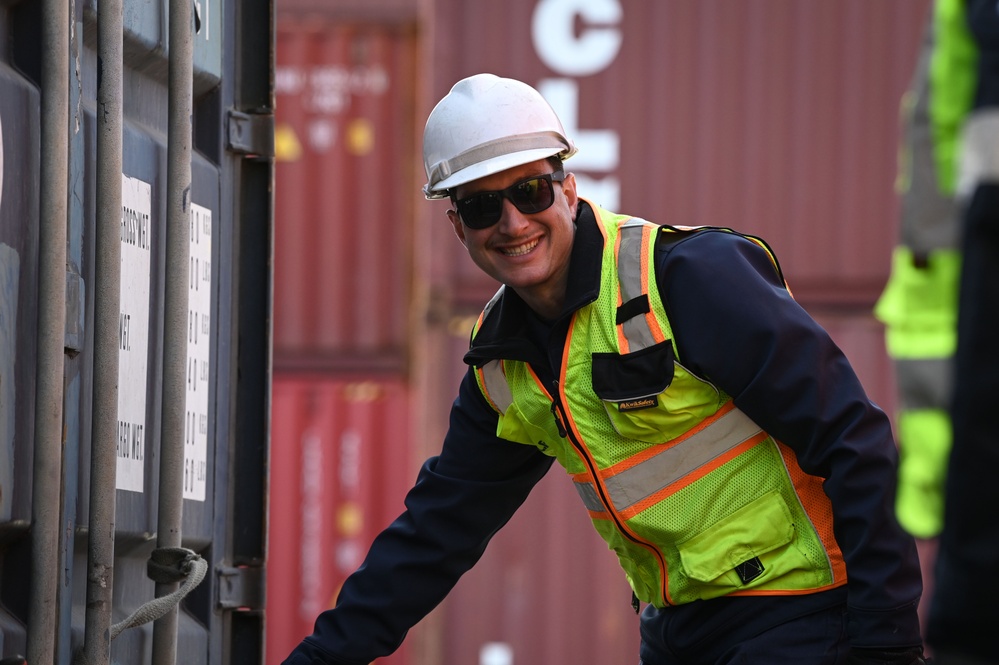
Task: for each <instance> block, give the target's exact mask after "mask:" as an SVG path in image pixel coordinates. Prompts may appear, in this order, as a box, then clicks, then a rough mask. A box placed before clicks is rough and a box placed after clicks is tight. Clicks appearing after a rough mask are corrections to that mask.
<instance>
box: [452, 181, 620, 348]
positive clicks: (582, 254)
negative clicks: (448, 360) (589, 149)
mask: <svg viewBox="0 0 999 665" xmlns="http://www.w3.org/2000/svg"><path fill="white" fill-rule="evenodd" d="M603 248H604V233H603V230H602V229H601V228H600V226H599V224H598V222H597V217H596V213H595V212H594V210H593V207H592V206H591V205H590V203H588V202H587V201H585V200H583V199H579V205H578V209H577V211H576V236H575V238H574V239H573V243H572V253H571V254H570V257H569V279H568V285H567V287H566V289H567V291H566V294H565V305H564V308H563V310H562V314H561V315H560V316H559V320H560V321H561V320H563V319H565V318H566V317H568V316H571V315H572V313H573V312H575V311H576V310H578V309H579V308H580V307H583V306H584V305H588V304H589V303H591V302H593V301H594V300H596V299H597V296H598V295H599V293H600V266H601V264H602V262H603ZM494 300H495V303H494V305H493V307H492V308H491V309H489V311H488V313H487V314H486V317H485V320H484V321H483V322H482V325H481V326H480V327H479V331H478V333H477V334H476V335H475V338H474V339H473V340H472V343H471V347H470V348H469V350H468V353H466V354H465V357H464V360H465V363H467V364H469V365H474V366H476V367H481V366H482V365H484V364H485V363H487V362H488V361H490V360H495V359H498V358H502V359H505V360H522V361H524V362H531V363H533V362H537V361H539V360H541V359H542V358H543V356H542V355H541V351H540V349H538V348H537V347H536V346H535V345H534V344H532V343H531V341H530V339H529V338H528V336H527V334H526V328H527V316H528V309H527V303H525V302H524V300H523V299H522V298H521V297H520V296H519V295H517V293H516V292H515V291H514V290H513V289H509V288H507V287H506V286H503V287H500V290H499V292H498V293H497V294H496V297H495V299H494Z"/></svg>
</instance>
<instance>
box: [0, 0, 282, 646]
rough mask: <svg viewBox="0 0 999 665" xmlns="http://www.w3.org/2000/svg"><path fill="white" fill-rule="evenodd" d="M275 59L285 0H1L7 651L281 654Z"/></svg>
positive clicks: (2, 500) (0, 635) (0, 598)
mask: <svg viewBox="0 0 999 665" xmlns="http://www.w3.org/2000/svg"><path fill="white" fill-rule="evenodd" d="M177 17H180V19H181V20H177ZM185 17H188V18H189V25H190V27H189V29H186V30H171V27H170V23H171V18H174V23H175V24H176V25H184V23H185V22H186V21H184V20H183V19H184V18H185ZM273 71H274V5H273V3H272V2H271V1H270V0H227V1H225V2H223V1H220V0H215V1H213V0H195V2H193V3H192V2H190V1H188V2H182V1H178V0H172V1H168V0H101V2H100V3H98V2H97V0H72V1H70V2H66V1H65V0H24V1H21V0H0V658H5V657H8V656H14V655H21V656H26V657H27V659H28V662H31V663H43V662H45V663H49V662H51V663H59V664H60V665H63V664H67V665H68V664H69V663H71V662H88V663H102V662H116V663H157V664H162V663H185V664H186V663H219V664H221V663H262V662H263V653H264V644H263V642H264V618H263V616H264V615H263V608H264V598H263V594H264V588H265V585H264V572H263V571H264V565H263V564H264V558H265V554H266V515H267V510H266V500H267V491H266V489H267V476H266V474H267V462H268V454H269V441H268V431H269V416H268V414H269V400H270V337H271V333H270V318H271V315H270V312H271V271H270V262H271V254H272V249H271V244H272V243H271V239H272V228H273V224H272V218H273ZM119 163H120V168H118V164H119ZM53 340H54V343H53ZM53 377H54V379H53ZM53 424H54V425H53ZM112 467H113V468H112ZM171 506H173V507H171ZM176 547H181V548H183V551H182V552H181V556H184V557H186V558H185V561H184V565H182V566H173V568H174V569H176V568H178V567H179V568H180V569H181V571H180V573H179V574H178V575H177V577H176V578H175V579H173V580H171V579H167V578H159V581H157V582H154V581H153V579H151V578H150V576H149V574H148V573H147V566H148V564H149V562H150V560H151V558H156V559H157V560H159V559H158V557H160V556H161V555H163V554H167V553H170V552H172V551H173V550H171V548H176ZM168 567H169V566H168ZM200 569H206V573H205V577H204V579H203V580H202V581H201V582H200V584H197V585H196V586H194V585H193V580H194V579H196V577H195V576H196V574H197V573H196V572H195V571H197V570H200ZM183 572H187V575H188V576H187V577H186V578H185V577H184V575H183ZM189 584H190V585H191V586H192V587H193V588H192V589H191V590H190V593H189V594H188V595H186V597H184V598H183V600H181V601H180V602H179V607H178V608H177V609H174V610H170V611H166V613H165V614H164V616H163V617H162V618H159V619H158V620H156V621H155V623H154V622H149V623H144V624H141V625H137V626H135V627H129V628H127V629H124V630H121V632H120V635H117V636H115V631H114V630H110V631H109V625H110V626H113V625H114V624H118V623H119V622H121V621H122V620H123V619H125V618H126V617H128V616H129V615H130V614H132V613H133V612H134V611H136V610H137V609H139V608H140V607H141V606H143V605H144V604H146V603H147V602H148V601H150V600H152V599H154V597H156V596H163V595H166V594H167V593H168V592H170V591H172V590H174V589H178V588H180V589H182V590H183V589H185V588H186V587H187V586H188V585H189Z"/></svg>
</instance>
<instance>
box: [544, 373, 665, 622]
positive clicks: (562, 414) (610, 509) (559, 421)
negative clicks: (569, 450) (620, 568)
mask: <svg viewBox="0 0 999 665" xmlns="http://www.w3.org/2000/svg"><path fill="white" fill-rule="evenodd" d="M561 395H562V393H561V392H560V391H559V385H558V380H557V379H556V380H555V381H552V394H551V398H552V416H554V418H555V424H556V425H557V426H558V433H559V436H561V437H562V438H564V439H566V438H567V439H569V442H570V443H571V444H572V447H573V448H575V449H576V452H577V453H578V454H579V457H580V459H582V460H583V463H584V464H586V468H587V469H589V471H590V475H591V476H592V477H593V486H594V488H595V489H596V490H597V495H598V496H599V497H600V502H601V503H602V504H603V505H604V508H606V509H607V514H608V515H610V516H611V519H612V520H614V524H615V525H616V527H617V530H618V533H620V534H622V535H623V536H624V537H625V538H627V539H628V540H630V541H632V542H633V543H635V544H636V545H638V546H640V547H644V548H646V549H648V550H649V551H651V552H652V553H653V554H654V555H655V557H656V559H657V560H658V561H659V570H660V571H661V572H662V589H660V591H661V592H662V598H663V602H664V603H666V604H667V605H672V603H670V602H669V599H668V594H667V593H666V589H667V586H668V583H669V581H668V579H667V574H666V559H665V558H664V557H663V554H662V552H660V551H659V548H657V547H656V546H654V545H653V544H652V543H648V542H646V541H644V540H642V539H640V538H638V537H637V536H633V535H632V534H631V531H629V530H628V529H627V528H625V525H624V522H623V521H622V520H621V518H620V517H619V516H618V514H617V511H616V510H614V506H613V504H612V503H611V500H610V497H609V496H607V494H606V493H605V492H604V488H603V485H601V484H600V483H599V482H598V481H597V479H598V478H599V475H598V472H597V465H596V463H595V462H594V461H593V459H592V458H591V457H590V456H589V454H588V453H587V451H586V448H585V446H583V444H582V443H580V442H579V441H577V440H576V437H574V436H572V435H571V434H569V431H568V429H567V428H566V427H565V425H564V424H563V423H567V422H569V418H568V414H567V413H566V410H565V407H564V406H563V405H562V397H561ZM632 595H634V594H632ZM636 599H637V596H636ZM632 607H633V608H634V609H635V613H636V614H638V613H639V608H638V607H637V606H636V602H632Z"/></svg>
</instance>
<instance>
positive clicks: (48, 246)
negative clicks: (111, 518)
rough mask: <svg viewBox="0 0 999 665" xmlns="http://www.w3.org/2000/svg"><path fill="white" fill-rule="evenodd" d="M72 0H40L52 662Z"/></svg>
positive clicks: (35, 590) (36, 498)
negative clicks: (68, 0)
mask: <svg viewBox="0 0 999 665" xmlns="http://www.w3.org/2000/svg"><path fill="white" fill-rule="evenodd" d="M69 18H70V17H69V4H68V3H67V2H65V0H45V1H44V2H43V4H42V74H41V76H42V81H41V83H42V100H41V111H42V127H41V153H42V154H41V226H40V228H39V232H38V368H37V372H38V374H37V379H36V382H35V458H34V470H33V478H32V498H31V551H32V557H31V559H32V565H31V594H30V595H31V606H30V609H29V615H28V662H31V663H52V662H55V635H56V623H57V622H56V616H57V611H58V606H57V599H56V588H57V580H58V571H59V565H58V564H59V532H60V529H59V512H60V508H61V506H62V493H61V489H62V443H63V440H62V403H63V348H64V346H65V334H66V223H67V211H68V205H69V204H68V186H69V185H68V183H69V178H68V175H67V173H68V169H69V136H68V132H69Z"/></svg>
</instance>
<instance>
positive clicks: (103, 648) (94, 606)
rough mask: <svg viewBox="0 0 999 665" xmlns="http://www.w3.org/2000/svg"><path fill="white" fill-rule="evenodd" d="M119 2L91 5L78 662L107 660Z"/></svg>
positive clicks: (92, 664)
mask: <svg viewBox="0 0 999 665" xmlns="http://www.w3.org/2000/svg"><path fill="white" fill-rule="evenodd" d="M122 29H123V17H122V0H101V2H100V3H99V4H98V6H97V118H96V120H97V122H96V126H97V159H96V165H95V167H96V173H97V178H96V181H97V195H96V198H97V233H96V242H95V249H96V260H95V264H94V267H95V271H96V274H95V278H94V281H95V293H94V386H93V426H92V428H91V446H90V522H89V547H88V552H87V613H86V628H85V630H84V644H83V658H84V662H85V663H86V665H98V664H101V663H107V662H109V661H110V658H111V635H110V626H111V600H112V593H111V592H112V585H113V581H114V533H115V481H116V466H115V465H116V463H117V460H116V457H115V453H116V451H115V444H116V441H117V421H118V317H119V314H120V305H121V303H120V300H121V183H122V170H121V169H122V114H123V111H122V106H123V105H122V94H123V84H122V81H123V67H124V63H123V60H122V51H123V32H122Z"/></svg>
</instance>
